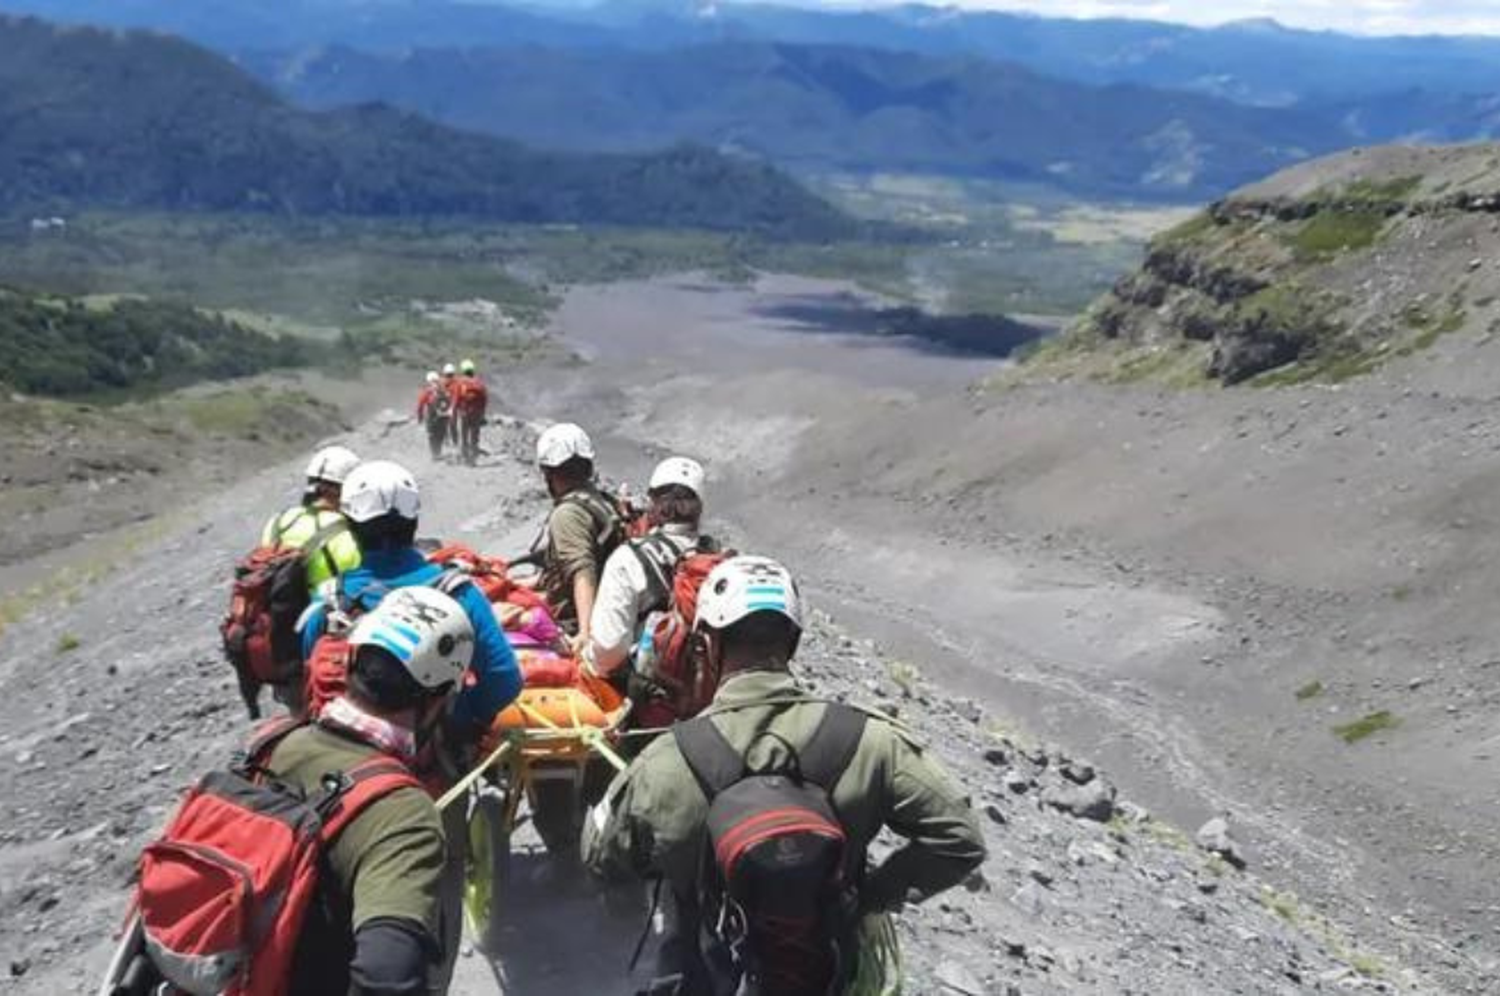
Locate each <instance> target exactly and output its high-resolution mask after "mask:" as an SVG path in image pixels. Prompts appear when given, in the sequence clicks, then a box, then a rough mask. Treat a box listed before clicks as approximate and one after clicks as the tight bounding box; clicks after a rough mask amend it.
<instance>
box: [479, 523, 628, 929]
mask: <svg viewBox="0 0 1500 996" xmlns="http://www.w3.org/2000/svg"><path fill="white" fill-rule="evenodd" d="M464 552H465V553H469V551H464ZM470 556H473V555H472V554H470ZM474 560H476V561H478V562H480V563H481V564H483V563H486V562H488V563H489V564H491V565H494V564H498V565H499V569H498V570H495V569H493V568H492V573H491V574H490V575H489V584H487V585H486V586H485V590H486V594H488V595H490V597H491V600H492V601H493V602H495V605H496V610H497V615H499V616H500V618H501V619H502V620H503V621H504V620H518V619H520V617H521V616H522V615H523V613H521V612H517V611H515V610H517V609H523V610H528V611H529V610H533V609H535V608H536V605H537V603H536V600H535V594H534V593H533V592H531V591H529V590H528V589H524V588H517V587H515V586H513V585H511V584H509V583H508V579H507V578H506V577H505V576H504V565H503V562H499V561H494V560H488V561H487V559H486V558H482V557H474ZM512 598H514V599H515V601H512V600H511V599H512ZM508 635H509V636H510V637H511V639H512V643H513V645H514V647H515V650H516V656H517V660H518V662H519V663H520V665H521V671H522V674H523V675H524V676H525V679H526V684H525V687H524V688H523V689H522V691H521V694H520V696H519V697H518V698H517V699H516V701H515V702H513V703H511V704H510V705H509V706H507V707H506V708H505V709H504V710H502V711H501V712H500V714H499V715H498V716H496V717H495V719H494V722H493V723H492V725H491V727H490V730H489V732H488V734H487V735H486V736H485V738H484V742H483V745H482V747H483V751H482V752H483V755H484V756H485V757H486V758H487V759H488V766H487V767H486V769H485V770H484V773H483V776H482V777H480V778H477V779H475V780H474V781H473V782H472V783H471V784H470V786H469V787H468V789H467V792H468V798H467V813H468V827H469V841H468V843H469V860H468V863H467V881H466V885H465V892H464V909H465V914H466V916H467V918H468V920H469V926H470V930H471V933H472V934H473V936H474V938H475V941H476V942H477V943H478V944H479V945H480V946H481V947H483V948H485V949H486V950H490V951H493V950H495V949H496V948H497V946H498V942H499V929H500V925H501V921H502V904H501V900H502V898H503V896H504V895H505V892H506V888H507V883H508V881H509V878H510V855H511V838H512V835H513V833H514V831H515V830H516V829H518V828H519V827H520V826H521V825H522V824H523V823H524V822H525V821H526V819H529V820H530V822H531V824H532V826H533V827H534V828H535V829H536V831H537V834H538V836H540V837H541V840H542V843H543V845H544V846H545V847H546V848H547V850H548V851H549V852H551V853H552V854H553V856H554V857H555V858H557V859H558V860H576V853H577V848H578V840H579V837H580V835H581V833H582V829H583V818H584V813H585V811H586V809H587V806H588V804H589V803H590V802H592V801H594V797H596V796H598V795H601V794H602V792H603V788H604V787H605V786H606V785H608V783H609V779H610V778H612V777H613V776H614V774H615V772H616V770H618V769H622V768H623V767H624V765H625V762H624V760H623V759H622V758H621V757H620V755H619V753H618V752H617V750H616V747H617V745H618V743H619V738H618V734H619V732H620V730H621V728H622V726H623V724H624V722H625V720H626V718H627V717H628V716H629V714H630V709H631V703H630V700H629V699H627V698H625V697H624V696H623V695H621V694H620V692H619V691H617V690H616V689H615V688H614V687H613V686H612V685H610V684H609V683H608V682H606V681H604V680H602V679H600V678H597V677H594V676H593V675H591V674H589V673H588V672H586V671H584V670H583V669H582V668H581V667H579V664H578V662H577V661H576V660H574V659H573V658H572V657H569V656H566V655H564V654H562V653H559V652H558V648H555V647H550V646H545V645H539V643H538V642H537V640H536V639H535V637H534V636H533V635H532V634H530V633H526V632H520V631H515V630H508ZM523 804H524V805H523Z"/></svg>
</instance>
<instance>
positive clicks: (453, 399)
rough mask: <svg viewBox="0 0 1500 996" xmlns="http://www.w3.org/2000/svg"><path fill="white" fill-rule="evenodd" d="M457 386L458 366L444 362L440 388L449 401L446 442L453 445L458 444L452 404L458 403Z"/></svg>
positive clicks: (456, 420)
mask: <svg viewBox="0 0 1500 996" xmlns="http://www.w3.org/2000/svg"><path fill="white" fill-rule="evenodd" d="M459 387H460V385H459V383H458V367H456V366H454V365H453V364H451V363H444V364H443V380H442V388H443V393H444V394H445V395H446V396H447V398H448V402H449V409H448V442H450V443H452V444H453V445H454V446H457V445H458V419H457V417H456V413H455V412H454V410H453V407H452V406H453V405H456V404H457V403H458V393H459Z"/></svg>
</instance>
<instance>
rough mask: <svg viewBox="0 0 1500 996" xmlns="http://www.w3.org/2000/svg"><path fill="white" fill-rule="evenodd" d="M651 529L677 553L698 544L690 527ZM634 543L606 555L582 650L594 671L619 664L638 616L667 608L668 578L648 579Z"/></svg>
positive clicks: (605, 670)
mask: <svg viewBox="0 0 1500 996" xmlns="http://www.w3.org/2000/svg"><path fill="white" fill-rule="evenodd" d="M657 531H658V532H659V533H660V534H661V535H662V536H664V537H666V538H667V539H668V540H670V541H671V543H672V545H673V546H674V547H676V548H677V552H678V555H679V556H680V555H681V554H683V553H686V552H687V551H688V550H691V549H693V548H694V547H695V546H697V545H698V532H697V530H695V529H693V528H692V527H691V526H684V525H678V524H672V525H666V526H662V527H661V528H660V529H658V530H657ZM636 542H638V541H631V542H629V543H625V544H624V545H622V546H620V547H619V548H618V549H616V550H615V552H614V553H612V554H610V555H609V560H608V561H606V562H605V564H604V572H603V574H602V575H601V576H600V578H599V592H598V594H597V595H595V596H594V612H593V615H592V616H590V626H589V632H590V634H591V637H592V638H591V639H590V641H589V646H588V647H587V648H585V650H584V653H585V655H586V656H587V657H588V660H589V663H590V664H592V665H593V667H594V670H596V671H597V672H599V673H600V674H604V675H608V674H612V673H613V672H614V671H616V670H617V669H618V668H619V667H620V666H621V665H622V664H624V663H625V660H626V658H628V657H629V656H630V650H631V648H632V647H633V646H635V643H636V640H637V639H638V638H639V636H640V631H641V622H642V620H644V619H645V617H646V615H647V614H648V613H650V612H654V611H656V610H657V609H665V608H667V607H668V604H669V602H670V599H671V583H672V579H671V578H670V577H665V578H654V579H653V578H652V577H651V574H650V571H649V570H648V568H647V566H646V564H645V563H643V562H642V559H641V555H640V554H639V553H637V552H636V550H635V543H636ZM663 587H665V590H663Z"/></svg>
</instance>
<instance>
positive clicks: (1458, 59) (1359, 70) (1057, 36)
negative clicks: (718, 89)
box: [7, 0, 1500, 105]
mask: <svg viewBox="0 0 1500 996" xmlns="http://www.w3.org/2000/svg"><path fill="white" fill-rule="evenodd" d="M7 6H8V7H9V8H10V9H13V10H20V11H26V12H30V13H38V14H43V15H47V16H52V17H55V18H60V19H69V20H75V21H85V22H97V23H106V24H114V25H123V26H136V27H157V28H162V29H165V30H170V31H173V32H175V33H179V34H184V35H187V36H189V37H192V38H194V39H196V40H199V41H201V42H204V43H206V44H209V45H210V46H212V47H215V48H219V49H220V50H224V51H238V50H243V49H257V48H258V49H267V48H287V47H296V46H299V45H307V44H331V43H342V44H348V45H352V46H355V47H360V48H369V49H377V50H400V49H404V48H407V47H410V46H431V47H449V46H455V45H470V44H477V45H495V44H507V45H521V44H544V45H553V46H559V45H561V46H564V47H581V48H597V47H609V46H615V47H626V48H644V49H661V48H671V47H678V46H681V45H685V44H693V43H703V42H706V41H714V40H734V39H741V40H746V39H755V40H765V41H784V42H793V43H803V44H851V45H859V46H866V47H874V48H884V49H891V50H908V51H916V52H925V53H928V54H938V55H943V54H947V55H954V54H973V55H982V56H985V57H987V58H994V59H1001V60H1010V61H1017V62H1021V63H1022V64H1025V65H1028V66H1029V67H1031V68H1033V69H1035V70H1037V71H1040V72H1044V73H1047V74H1049V75H1053V76H1058V77H1062V78H1066V79H1072V80H1075V81H1079V82H1089V83H1114V82H1133V83H1140V84H1144V85H1153V86H1158V87H1165V88H1169V89H1185V90H1194V91H1198V92H1206V93H1212V94H1215V95H1218V96H1222V97H1227V98H1232V99H1236V100H1239V101H1242V102H1247V103H1255V104H1279V105H1285V104H1289V103H1315V102H1320V101H1323V100H1337V99H1348V98H1351V97H1370V96H1374V95H1377V94H1381V93H1385V92H1388V91H1399V90H1404V89H1410V88H1413V87H1418V88H1423V89H1428V90H1434V91H1438V92H1446V93H1455V92H1464V91H1475V92H1480V93H1483V92H1487V91H1491V90H1494V89H1497V88H1500V38H1490V37H1484V36H1415V37H1408V36H1388V37H1380V36H1376V37H1369V36H1357V35H1349V34H1340V33H1337V32H1320V31H1308V30H1303V29H1295V28H1286V27H1282V28H1280V29H1279V30H1277V31H1266V30H1263V29H1246V28H1245V27H1244V26H1243V25H1235V24H1230V25H1221V26H1219V27H1216V28H1201V27H1191V26H1188V25H1182V24H1171V23H1166V22H1160V21H1149V20H1133V19H1126V18H1100V19H1092V20H1079V19H1068V18H1049V17H1042V16H1035V15H1025V14H1017V13H1013V12H1005V11H958V10H955V9H953V8H944V7H934V6H927V5H921V4H915V5H905V6H900V7H892V8H879V9H854V10H849V9H840V10H823V9H810V8H803V7H795V6H786V5H776V4H756V3H728V4H715V5H714V6H713V8H712V9H713V11H714V14H713V16H712V17H705V16H702V15H701V14H700V13H699V8H698V7H697V6H689V5H681V6H677V5H639V4H631V3H622V2H616V3H607V2H606V3H603V4H600V5H598V6H593V7H587V8H577V7H569V8H566V9H559V8H536V7H525V6H520V5H507V4H474V3H456V2H452V0H439V2H436V3H433V2H428V3H416V2H411V0H396V2H391V3H384V4H381V5H379V7H378V8H375V7H373V6H371V5H359V7H360V12H361V16H359V17H350V16H349V7H350V4H349V3H341V2H329V0H325V2H316V0H282V2H281V3H280V4H279V5H277V9H278V10H279V11H280V12H281V16H272V15H271V14H270V13H269V12H268V11H269V9H270V5H269V4H268V3H266V2H265V0H260V2H251V0H220V2H218V3H216V4H214V5H213V7H212V8H211V10H210V11H209V12H207V13H205V12H204V11H203V10H202V9H201V5H191V4H180V3H172V2H170V0H128V2H123V3H122V2H120V0H8V3H7Z"/></svg>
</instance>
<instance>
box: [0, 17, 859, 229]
mask: <svg viewBox="0 0 1500 996" xmlns="http://www.w3.org/2000/svg"><path fill="white" fill-rule="evenodd" d="M146 66H149V67H150V71H149V72H146V71H143V68H142V67H146ZM0 121H3V122H5V123H6V130H5V135H6V137H5V141H4V142H3V143H0V211H9V212H11V213H20V212H23V211H27V210H53V209H60V208H63V207H69V208H76V207H110V208H142V207H146V208H158V209H159V208H165V209H171V210H181V209H186V210H216V211H223V210H230V211H251V212H257V213H267V212H269V213H282V214H308V215H317V214H341V213H342V214H355V215H359V214H364V215H376V216H391V215H394V216H415V215H466V216H474V217H482V218H489V219H495V220H504V221H514V222H523V223H597V224H619V225H652V226H661V227H671V226H681V227H697V228H707V229H718V230H736V231H738V230H745V231H753V232H759V233H762V234H767V235H771V236H776V237H796V238H808V239H813V240H820V239H825V238H835V237H840V236H842V235H847V234H849V233H851V232H853V231H854V230H855V226H854V224H853V223H852V222H851V221H850V220H849V219H847V218H845V217H844V216H843V215H841V214H840V213H839V212H838V211H837V210H835V209H834V208H833V207H832V206H830V205H828V204H827V203H826V202H824V201H822V200H820V199H819V198H817V197H816V196H814V195H813V194H811V193H810V192H808V191H806V190H804V189H803V188H801V187H800V186H798V185H797V184H796V183H795V182H793V181H792V180H791V179H789V178H787V177H786V176H784V175H783V174H781V173H779V172H777V171H776V170H774V169H773V168H771V167H769V166H767V165H765V164H763V163H756V162H750V161H746V160H744V159H735V158H729V157H726V156H723V155H721V154H719V153H716V152H713V151H711V150H708V149H704V148H695V147H691V146H686V145H679V146H677V147H674V148H670V149H667V150H666V151H653V152H650V153H642V154H617V155H591V154H582V153H554V152H544V151H536V150H532V149H528V148H525V147H523V146H521V145H520V144H518V143H515V142H513V141H509V140H505V139H499V138H494V137H490V136H483V135H477V134H471V133H467V132H463V131H459V130H455V129H452V128H448V127H445V126H442V125H439V124H437V123H434V122H431V121H428V120H425V119H422V118H420V117H418V116H416V115H413V114H411V113H409V112H405V111H401V110H397V109H393V108H389V107H386V106H383V105H380V104H378V103H371V102H362V103H360V104H359V106H355V107H351V108H347V109H341V110H337V111H328V112H322V113H313V112H308V111H303V110H299V109H296V108H293V107H291V106H289V105H288V104H286V103H285V102H284V101H283V100H282V99H281V98H280V97H278V96H277V95H275V94H274V93H273V92H272V91H271V90H270V89H269V88H267V87H265V86H264V85H263V84H261V83H259V82H257V81H255V80H254V79H253V78H252V77H250V76H249V75H248V74H246V73H244V72H243V71H242V70H241V69H239V68H237V67H235V66H233V65H232V64H230V63H229V62H227V61H225V60H224V59H222V58H221V57H220V56H218V55H216V54H213V53H211V52H209V51H207V50H205V49H202V48H199V47H198V46H196V45H194V44H192V43H190V42H187V41H183V40H180V39H176V38H173V37H170V36H165V35H160V34H154V33H146V32H124V33H120V32H109V31H105V30H96V29H88V28H73V27H66V28H64V27H55V26H53V25H50V24H48V23H46V22H44V21H40V20H36V19H30V18H0Z"/></svg>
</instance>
